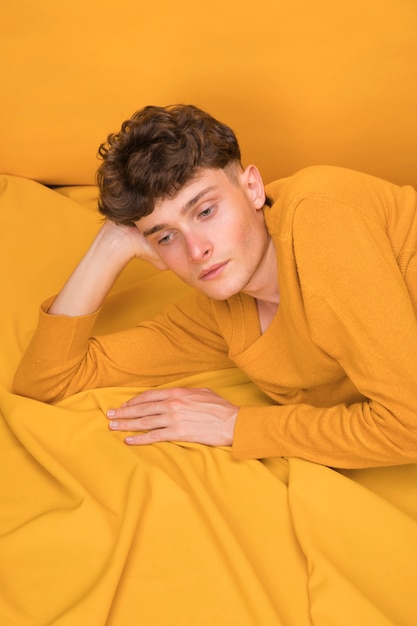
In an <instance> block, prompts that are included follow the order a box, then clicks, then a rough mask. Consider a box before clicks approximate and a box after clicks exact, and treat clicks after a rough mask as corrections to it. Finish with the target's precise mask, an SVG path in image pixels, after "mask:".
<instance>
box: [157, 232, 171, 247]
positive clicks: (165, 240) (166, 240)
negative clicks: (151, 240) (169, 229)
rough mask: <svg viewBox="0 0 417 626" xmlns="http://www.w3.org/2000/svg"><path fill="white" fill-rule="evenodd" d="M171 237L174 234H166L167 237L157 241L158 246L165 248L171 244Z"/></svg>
mask: <svg viewBox="0 0 417 626" xmlns="http://www.w3.org/2000/svg"><path fill="white" fill-rule="evenodd" d="M173 237H174V233H168V234H167V235H164V236H163V237H161V238H160V239H158V246H166V245H167V244H169V243H171V241H172V239H173Z"/></svg>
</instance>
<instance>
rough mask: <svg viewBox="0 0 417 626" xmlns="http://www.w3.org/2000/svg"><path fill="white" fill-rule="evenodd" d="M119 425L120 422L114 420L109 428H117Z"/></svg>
mask: <svg viewBox="0 0 417 626" xmlns="http://www.w3.org/2000/svg"><path fill="white" fill-rule="evenodd" d="M118 425H119V422H114V421H112V422H110V423H109V428H117V427H118Z"/></svg>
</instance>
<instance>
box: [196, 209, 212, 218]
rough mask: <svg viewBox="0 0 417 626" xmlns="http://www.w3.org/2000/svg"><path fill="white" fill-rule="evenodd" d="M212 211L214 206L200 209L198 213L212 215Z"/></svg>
mask: <svg viewBox="0 0 417 626" xmlns="http://www.w3.org/2000/svg"><path fill="white" fill-rule="evenodd" d="M213 212H214V206H209V207H207V208H206V209H203V210H202V211H200V213H199V214H198V216H199V217H203V218H204V217H210V215H212V214H213Z"/></svg>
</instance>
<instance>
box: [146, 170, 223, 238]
mask: <svg viewBox="0 0 417 626" xmlns="http://www.w3.org/2000/svg"><path fill="white" fill-rule="evenodd" d="M228 183H229V184H230V181H229V178H228V176H227V174H226V173H225V171H224V170H222V169H204V170H200V171H199V173H198V174H197V175H196V176H195V177H193V178H192V179H191V180H190V181H189V182H188V183H187V184H186V185H184V187H182V188H181V189H180V190H179V192H178V193H177V194H176V195H175V196H174V197H172V198H164V199H162V200H158V201H157V202H156V203H155V207H154V210H153V211H152V213H150V214H149V215H146V216H145V217H142V218H141V219H140V220H138V221H137V222H136V225H137V227H138V228H139V229H140V230H141V231H142V232H143V233H145V234H150V233H149V232H148V231H149V230H152V231H153V230H155V229H159V227H160V225H161V224H162V225H163V226H165V223H166V222H167V219H169V218H171V219H172V218H173V217H174V216H177V215H181V214H183V213H186V212H187V211H188V210H190V209H192V208H193V206H195V205H196V204H198V203H200V202H203V201H204V200H205V199H206V198H208V197H210V196H211V195H212V194H215V193H216V192H219V191H220V190H222V189H224V188H225V187H226V186H227V185H228Z"/></svg>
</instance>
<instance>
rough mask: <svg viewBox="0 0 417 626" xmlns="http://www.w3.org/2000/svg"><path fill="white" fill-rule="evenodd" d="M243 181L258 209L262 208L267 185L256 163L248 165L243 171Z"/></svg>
mask: <svg viewBox="0 0 417 626" xmlns="http://www.w3.org/2000/svg"><path fill="white" fill-rule="evenodd" d="M242 182H243V185H244V188H245V189H246V191H247V193H248V194H249V197H250V199H251V200H252V202H253V205H254V207H255V208H256V209H262V208H263V206H264V204H265V200H266V194H265V187H264V183H263V180H262V176H261V174H260V172H259V170H258V168H257V167H256V165H248V166H247V167H246V168H245V169H244V170H243V172H242Z"/></svg>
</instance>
